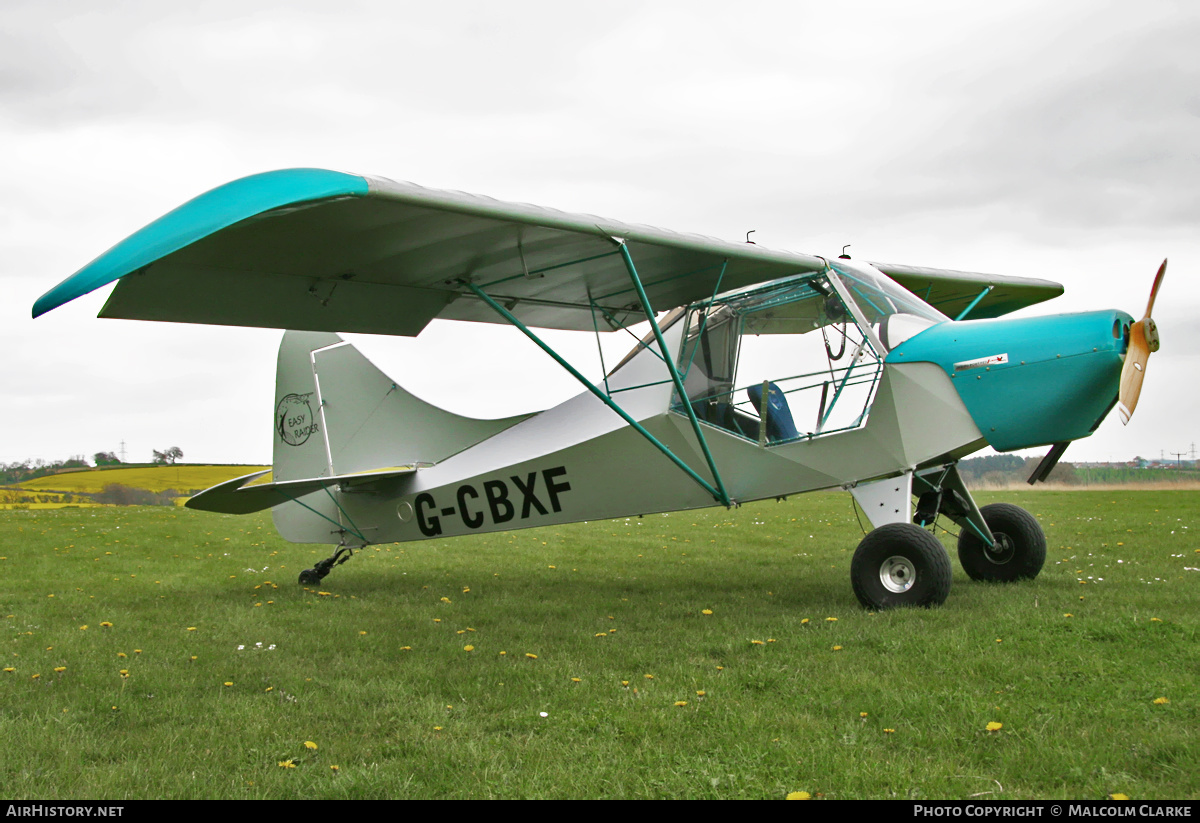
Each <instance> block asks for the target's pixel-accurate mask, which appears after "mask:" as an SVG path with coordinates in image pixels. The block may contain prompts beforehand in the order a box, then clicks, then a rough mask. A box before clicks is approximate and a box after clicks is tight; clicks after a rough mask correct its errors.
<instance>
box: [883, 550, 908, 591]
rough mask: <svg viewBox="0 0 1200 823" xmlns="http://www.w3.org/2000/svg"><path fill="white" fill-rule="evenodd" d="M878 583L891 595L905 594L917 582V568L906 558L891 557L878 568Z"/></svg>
mask: <svg viewBox="0 0 1200 823" xmlns="http://www.w3.org/2000/svg"><path fill="white" fill-rule="evenodd" d="M879 582H880V583H882V584H883V587H884V588H885V589H887V590H888V591H889V592H892V593H893V594H900V593H901V592H906V591H908V590H909V589H911V588H912V587H913V584H914V583H916V582H917V568H916V566H914V565H913V563H912V561H911V560H909V559H908V558H907V557H901V556H900V555H898V554H897V555H892V556H891V557H889V558H888V559H887V560H884V561H883V564H882V565H880V567H879Z"/></svg>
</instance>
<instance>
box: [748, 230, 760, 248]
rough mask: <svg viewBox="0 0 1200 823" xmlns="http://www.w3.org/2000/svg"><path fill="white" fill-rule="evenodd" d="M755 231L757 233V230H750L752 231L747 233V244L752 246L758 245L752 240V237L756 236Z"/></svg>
mask: <svg viewBox="0 0 1200 823" xmlns="http://www.w3.org/2000/svg"><path fill="white" fill-rule="evenodd" d="M755 231H756V230H755V229H750V231H748V232H746V242H747V243H749V244H750V245H751V246H757V245H758V244H757V243H755V242H754V241H753V240H751V239H750V235H752V234H754V232H755Z"/></svg>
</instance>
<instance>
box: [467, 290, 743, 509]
mask: <svg viewBox="0 0 1200 823" xmlns="http://www.w3.org/2000/svg"><path fill="white" fill-rule="evenodd" d="M459 282H460V283H462V284H463V285H464V286H466V287H467V288H468V289H470V290H471V291H472V292H474V293H475V296H476V297H478V298H479V299H480V300H482V301H483V302H485V303H487V304H488V305H489V306H491V307H492V309H493V310H494V311H495V312H496V313H497V314H499V315H500V316H501V317H503V318H504V319H505V320H507V321H508V322H509V323H512V324H513V325H514V326H515V327H516V328H518V329H520V331H521V333H522V334H524V335H525V336H526V337H528V338H529V339H530V340H532V341H533V342H534V343H536V344H537V346H538V348H540V349H541V350H542V351H544V352H545V353H546V354H548V355H550V356H551V357H553V358H554V362H556V363H558V365H560V366H562V367H563V368H564V369H566V370H567V372H568V373H570V375H571V376H572V377H574V378H575V379H576V380H578V381H579V382H580V383H582V384H583V385H584V387H585V388H587V390H588V391H590V392H591V393H592V394H594V395H596V397H597V398H599V399H600V402H602V403H603V404H604V405H606V406H608V407H609V408H610V409H612V410H613V411H614V412H616V413H617V414H618V415H620V417H621V419H622V420H624V421H625V422H626V423H628V424H629V425H630V426H632V427H633V428H634V430H635V431H637V432H638V433H639V434H640V435H642V437H645V438H646V439H647V440H649V441H650V443H651V444H652V445H653V446H654V447H655V448H656V449H658V450H659V451H660V452H662V453H663V454H665V455H666V456H667V457H668V458H669V459H670V460H671V462H672V463H674V464H675V465H676V466H678V467H679V468H680V469H682V470H683V472H684V473H685V474H686V475H687V476H688V477H690V478H692V479H693V480H695V481H696V482H697V483H699V484H700V486H701V487H702V488H703V489H704V490H705V491H707V492H708V493H709V494H711V495H712V496H713V498H714V499H716V500H718V501H719V502H721V503H724V504H725V505H726V506H728V505H729V502H728V498H727V497H726V496H724V495H723V494H722V492H719V491H717V490H716V489H714V488H713V487H712V485H711V484H710V483H709V482H708V481H707V480H705V479H704V478H703V477H701V476H700V475H698V474H696V472H695V471H694V470H693V469H692V467H691V466H689V465H688V464H687V463H684V462H683V461H682V460H680V459H679V458H678V457H677V456H676V455H675V454H674V453H673V452H672V451H671V450H670V449H669V448H667V447H666V446H665V445H664V444H663V443H661V442H660V441H659V440H658V438H656V437H655V436H654V435H652V434H651V433H650V432H648V431H646V429H645V427H644V426H642V424H641V423H638V422H637V421H636V420H634V419H633V418H632V417H630V416H629V413H628V412H626V411H625V410H624V409H622V408H621V407H620V406H618V405H617V404H616V403H614V402H613V401H612V398H610V397H609V396H608V395H606V394H605V393H604V392H602V391H600V389H598V388H596V387H595V386H593V385H592V384H591V383H590V382H588V379H587V378H586V377H584V376H583V375H582V374H580V373H579V371H578V370H577V369H576V368H575V367H574V366H572V365H571V364H570V363H568V362H567V361H566V360H564V359H563V357H562V355H560V354H559V353H558V352H556V351H554V349H552V348H550V347H549V346H547V345H546V344H545V343H543V342H542V340H541V338H539V337H538V336H537V335H536V334H534V333H533V332H532V331H530V330H529V329H528V328H527V327H526V326H525V324H524V323H522V322H521V321H520V320H518V319H517V318H516V317H515V316H513V314H512V313H511V312H510V311H508V309H506V308H504V307H503V306H501V305H500V304H499V303H497V302H496V301H495V300H493V299H492V298H491V296H490V295H488V294H487V293H486V292H484V291H483V290H482V289H481V288H479V287H478V286H476V285H475V284H474V283H470V282H467V281H466V280H461V281H459Z"/></svg>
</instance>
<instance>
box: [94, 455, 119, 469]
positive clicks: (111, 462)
mask: <svg viewBox="0 0 1200 823" xmlns="http://www.w3.org/2000/svg"><path fill="white" fill-rule="evenodd" d="M92 460H93V461H94V462H95V463H96V465H97V466H116V465H117V464H119V463H120V462H121V460H120V458H118V457H117V456H116V454H114V453H113V452H96V453H95V454H93V455H92Z"/></svg>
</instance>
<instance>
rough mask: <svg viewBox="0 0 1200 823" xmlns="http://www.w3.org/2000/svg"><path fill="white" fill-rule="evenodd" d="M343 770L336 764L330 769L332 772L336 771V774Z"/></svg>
mask: <svg viewBox="0 0 1200 823" xmlns="http://www.w3.org/2000/svg"><path fill="white" fill-rule="evenodd" d="M341 768H342V767H341V766H338V765H336V764H335V765H333V766H330V767H329V769H330V771H334V772H336V771H338V770H340V769H341Z"/></svg>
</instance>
